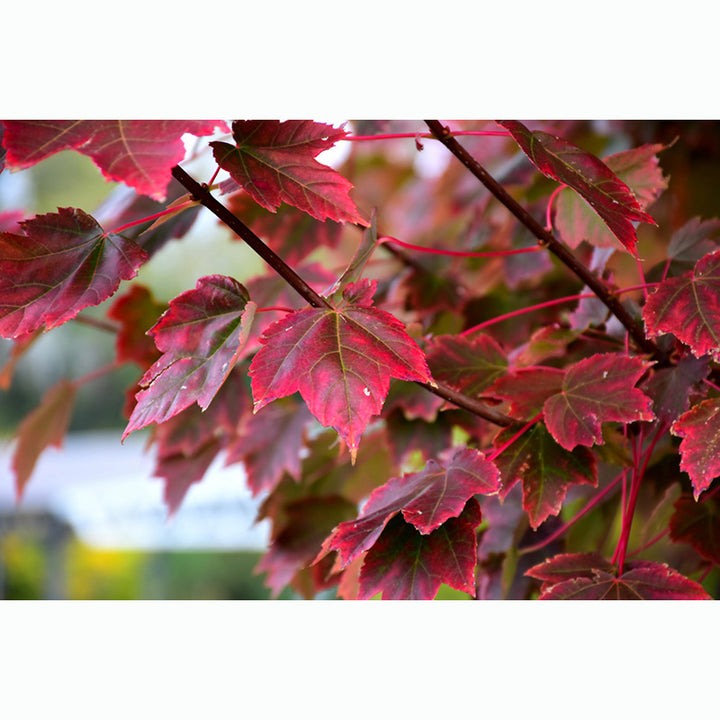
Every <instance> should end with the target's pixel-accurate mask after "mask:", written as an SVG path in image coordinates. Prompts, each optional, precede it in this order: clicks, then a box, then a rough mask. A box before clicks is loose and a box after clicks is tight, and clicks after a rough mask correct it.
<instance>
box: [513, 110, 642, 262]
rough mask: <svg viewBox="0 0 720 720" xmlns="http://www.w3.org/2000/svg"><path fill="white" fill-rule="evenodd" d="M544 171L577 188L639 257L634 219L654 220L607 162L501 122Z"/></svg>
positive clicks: (553, 138)
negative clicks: (636, 247)
mask: <svg viewBox="0 0 720 720" xmlns="http://www.w3.org/2000/svg"><path fill="white" fill-rule="evenodd" d="M499 124H500V125H501V126H502V127H504V128H505V129H506V130H508V132H509V133H510V134H511V135H512V136H513V138H514V139H515V141H516V142H517V143H518V145H519V146H520V148H521V150H522V151H523V152H524V153H525V154H526V155H527V156H528V158H529V159H530V160H531V162H532V163H533V165H535V167H536V168H537V169H538V170H540V172H542V173H543V174H544V175H547V176H548V177H550V178H553V179H554V180H558V181H559V182H561V183H564V184H565V185H568V186H569V187H571V188H572V189H573V190H575V191H576V192H578V193H579V194H580V195H581V196H582V197H583V198H585V200H587V202H588V203H590V206H591V207H592V208H593V210H595V212H596V213H597V214H598V215H599V216H600V217H601V218H602V219H603V221H604V222H605V224H606V225H607V226H608V227H609V228H610V230H612V232H613V234H614V235H615V237H617V239H618V240H619V241H620V242H621V243H622V244H623V245H624V246H625V248H626V249H627V250H628V251H629V252H630V253H631V254H632V255H634V256H636V257H637V250H636V249H635V246H636V245H637V237H636V235H635V228H634V226H633V224H632V221H642V222H647V223H651V224H653V225H654V224H655V221H654V220H653V218H652V217H650V215H648V214H647V213H646V212H645V211H644V210H643V208H642V206H641V205H640V203H639V202H638V200H637V198H636V197H635V195H634V194H633V192H632V190H630V188H629V187H628V186H627V185H626V184H625V183H624V182H622V181H621V180H620V179H619V178H618V177H617V176H616V175H615V174H614V173H613V172H612V170H610V168H608V166H607V165H605V163H603V162H602V161H601V160H599V159H598V158H596V157H595V156H594V155H592V154H591V153H588V152H586V151H585V150H582V149H581V148H579V147H577V146H576V145H573V144H572V143H570V142H568V141H567V140H563V139H562V138H559V137H556V136H554V135H549V134H548V133H545V132H541V131H537V132H530V130H528V129H527V128H526V127H525V126H524V125H523V124H522V123H519V122H517V121H515V120H505V121H501V122H499Z"/></svg>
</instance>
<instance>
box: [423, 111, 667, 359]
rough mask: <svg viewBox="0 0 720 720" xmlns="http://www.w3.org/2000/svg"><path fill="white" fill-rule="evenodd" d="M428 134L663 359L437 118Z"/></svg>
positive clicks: (640, 330) (606, 292) (562, 247)
mask: <svg viewBox="0 0 720 720" xmlns="http://www.w3.org/2000/svg"><path fill="white" fill-rule="evenodd" d="M425 123H426V124H427V126H428V127H429V128H430V131H431V132H432V134H433V135H434V136H435V137H436V138H437V139H438V140H439V141H440V142H441V143H442V144H443V145H445V147H446V148H447V149H448V150H450V152H451V153H452V154H453V155H454V156H455V157H456V158H457V159H458V160H460V162H461V163H462V164H463V165H464V166H465V167H466V168H467V169H468V170H469V171H470V172H471V173H472V174H473V175H474V176H475V177H476V178H477V179H478V180H480V182H481V183H482V184H483V185H484V186H485V187H486V188H487V189H488V190H489V191H490V192H491V193H492V194H493V195H494V196H495V197H496V198H497V199H498V200H499V201H500V202H501V203H502V204H503V205H504V206H505V207H506V208H507V209H508V210H509V211H510V212H511V213H512V214H513V215H514V216H515V217H516V218H517V219H518V220H519V221H520V222H521V223H522V224H523V225H525V227H526V228H527V229H528V230H530V232H531V233H532V234H533V235H534V236H535V237H536V238H537V240H538V242H539V243H540V244H541V245H543V246H545V247H547V249H548V250H549V251H550V252H551V253H553V255H555V256H556V257H557V258H558V259H559V260H560V261H561V262H562V263H563V264H564V265H565V266H566V267H567V268H569V269H570V270H571V271H572V272H573V273H575V275H577V277H578V278H580V280H582V281H583V283H585V285H587V286H588V287H589V288H590V289H591V290H592V291H593V292H594V293H595V294H596V295H597V297H598V299H599V300H601V301H602V302H603V303H604V304H605V306H606V307H607V308H608V309H609V310H610V312H611V313H612V314H613V315H615V317H616V318H617V319H618V320H619V321H620V322H621V323H622V324H623V326H624V327H625V329H626V330H627V331H628V333H630V336H631V337H632V338H633V340H634V341H635V342H636V344H637V345H638V347H640V348H642V350H643V351H644V352H647V353H650V354H651V355H654V356H655V357H656V358H662V359H666V358H665V355H664V353H663V352H662V351H661V350H660V349H659V348H658V346H657V345H656V344H655V343H654V342H652V340H650V339H648V338H647V337H646V336H645V331H644V330H643V328H642V326H641V325H640V324H639V323H637V322H636V321H635V319H634V318H633V317H632V316H631V315H630V313H629V312H628V311H627V310H626V309H625V306H624V305H623V304H622V303H621V302H620V300H619V299H618V298H617V297H616V296H615V295H612V294H611V293H610V290H609V289H608V288H607V287H606V286H605V284H604V283H603V282H602V280H600V278H598V277H597V276H596V275H595V274H594V273H592V272H591V271H590V270H589V269H588V268H587V267H585V265H583V264H582V263H581V262H579V261H578V259H577V258H576V257H575V256H574V255H573V254H572V253H571V252H570V251H569V250H568V249H567V248H566V247H565V245H563V244H562V243H561V242H560V241H559V240H558V239H557V238H556V237H555V236H554V235H553V234H552V233H551V232H549V231H548V230H546V229H545V228H544V227H543V226H542V225H541V224H540V223H539V222H538V221H537V220H535V218H534V217H533V216H532V215H531V214H530V213H529V212H528V211H527V210H525V208H524V207H522V205H520V203H518V202H517V201H516V200H515V198H513V197H512V196H511V195H510V194H509V193H508V192H507V191H506V190H505V188H504V187H502V185H500V184H499V183H498V182H497V180H495V178H493V177H492V176H491V175H490V174H489V173H488V172H487V170H485V168H484V167H482V165H480V163H478V162H477V160H475V158H474V157H473V156H472V155H470V153H469V152H468V151H467V150H466V149H465V148H464V147H463V146H462V145H461V144H460V143H459V142H458V141H457V140H456V139H455V138H454V137H452V133H451V132H450V130H449V129H448V128H446V127H444V126H443V125H442V124H441V123H440V122H438V121H437V120H426V121H425Z"/></svg>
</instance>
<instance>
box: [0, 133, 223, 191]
mask: <svg viewBox="0 0 720 720" xmlns="http://www.w3.org/2000/svg"><path fill="white" fill-rule="evenodd" d="M3 123H4V126H5V138H4V140H3V144H4V146H5V147H6V148H7V160H6V162H7V165H8V167H10V168H12V169H20V168H26V167H30V166H31V165H34V164H35V163H37V162H40V161H41V160H43V159H44V158H46V157H49V156H50V155H53V154H54V153H56V152H60V151H61V150H66V149H72V150H76V151H77V152H80V153H82V154H83V155H87V156H88V157H90V158H92V160H93V162H94V163H95V164H96V165H97V166H98V167H99V168H100V170H101V171H102V173H103V175H104V176H105V178H106V179H107V180H116V181H119V182H124V183H125V184H127V185H129V186H130V187H133V188H135V190H137V191H138V192H139V193H141V194H143V195H149V196H151V197H153V198H155V199H157V200H164V199H165V190H166V188H167V185H168V182H169V181H170V170H171V168H172V167H173V165H177V163H179V162H180V161H181V160H182V159H183V157H184V156H185V146H184V144H183V142H182V136H183V134H185V133H191V134H193V135H198V136H202V135H210V134H212V133H213V132H214V130H215V128H216V127H218V128H221V129H227V127H226V125H225V123H223V122H221V121H215V120H211V121H198V120H4V121H3Z"/></svg>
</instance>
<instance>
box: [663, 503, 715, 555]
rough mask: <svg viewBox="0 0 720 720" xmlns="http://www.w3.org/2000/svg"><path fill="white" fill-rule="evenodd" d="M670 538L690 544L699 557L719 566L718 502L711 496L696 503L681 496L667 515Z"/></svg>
mask: <svg viewBox="0 0 720 720" xmlns="http://www.w3.org/2000/svg"><path fill="white" fill-rule="evenodd" d="M670 537H671V538H672V540H673V542H682V543H688V545H692V547H694V548H695V550H697V552H698V554H699V555H700V556H701V557H703V558H705V559H706V560H709V561H710V562H711V563H714V564H715V565H720V503H718V501H717V500H716V499H715V498H714V497H708V498H705V500H703V502H698V501H697V500H694V499H693V498H691V497H689V496H688V495H682V496H681V497H680V498H679V499H678V500H677V502H676V503H675V512H674V514H673V516H672V517H671V518H670Z"/></svg>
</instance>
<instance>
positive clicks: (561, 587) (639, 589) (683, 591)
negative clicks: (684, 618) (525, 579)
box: [525, 553, 711, 600]
mask: <svg viewBox="0 0 720 720" xmlns="http://www.w3.org/2000/svg"><path fill="white" fill-rule="evenodd" d="M525 574H526V575H528V576H529V577H534V578H538V579H540V580H543V581H544V585H543V589H542V591H541V593H540V597H539V598H538V599H539V600H710V599H711V598H710V596H709V595H708V594H707V592H705V590H704V589H703V587H702V586H701V585H699V584H698V583H696V582H693V581H692V580H690V579H689V578H686V577H685V576H684V575H681V574H680V573H679V572H677V571H676V570H673V569H672V568H670V567H668V566H667V565H666V564H664V563H656V562H648V561H636V562H631V563H627V565H626V569H625V570H624V572H623V573H622V575H619V576H618V575H617V574H616V573H615V572H614V570H613V568H612V565H610V563H608V561H607V560H605V559H604V558H602V557H601V556H599V555H597V554H596V553H577V554H564V555H558V556H556V557H554V558H550V559H549V560H546V561H545V562H544V563H541V564H540V565H536V566H535V567H532V568H530V569H529V570H528V571H527V572H526V573H525Z"/></svg>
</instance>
